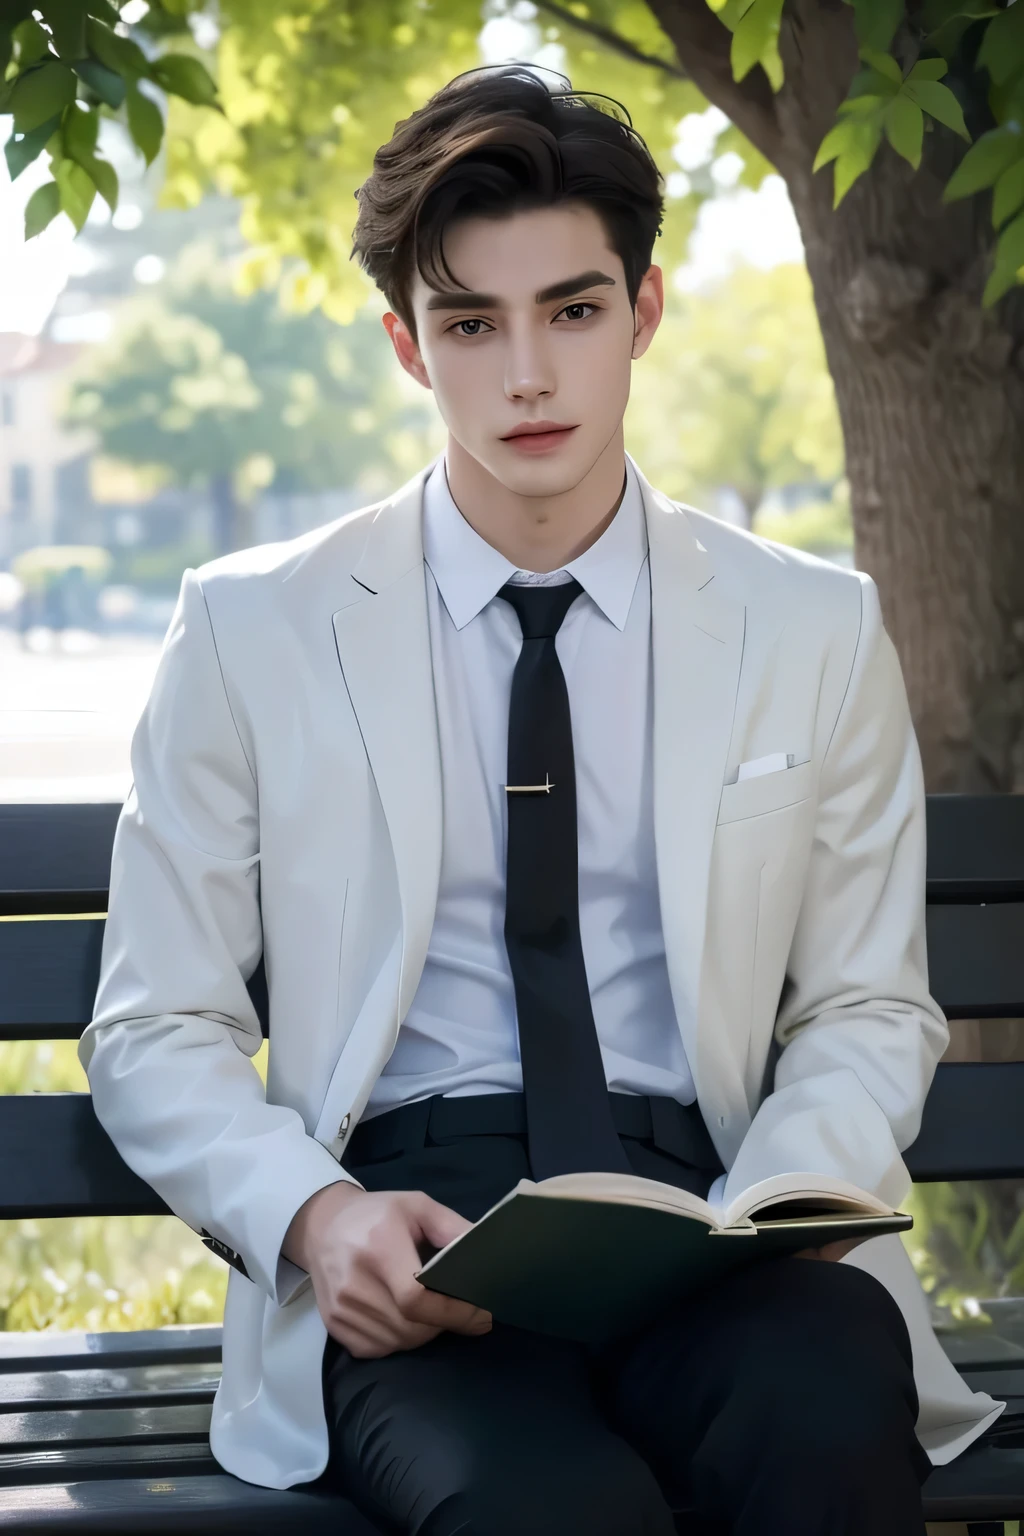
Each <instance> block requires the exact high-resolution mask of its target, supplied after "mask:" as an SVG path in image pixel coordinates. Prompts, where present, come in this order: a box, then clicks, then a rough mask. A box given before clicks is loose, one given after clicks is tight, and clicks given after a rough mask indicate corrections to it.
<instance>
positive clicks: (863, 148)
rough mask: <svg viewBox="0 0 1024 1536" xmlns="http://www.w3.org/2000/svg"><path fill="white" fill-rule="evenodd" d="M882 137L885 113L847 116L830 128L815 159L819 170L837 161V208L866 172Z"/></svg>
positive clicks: (815, 166)
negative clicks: (867, 115) (868, 115)
mask: <svg viewBox="0 0 1024 1536" xmlns="http://www.w3.org/2000/svg"><path fill="white" fill-rule="evenodd" d="M881 139H882V114H881V113H880V112H879V113H876V114H874V115H873V116H871V117H846V118H844V119H843V120H842V122H840V123H837V124H836V125H835V127H834V128H831V129H829V131H828V133H826V135H825V137H824V139H822V141H821V147H820V148H819V150H818V153H817V155H816V156H815V160H814V169H815V170H816V171H817V170H820V169H821V167H822V166H823V165H827V164H828V162H829V161H830V160H834V161H835V170H834V172H833V175H834V182H833V186H834V198H833V205H832V206H833V207H834V208H838V207H839V204H840V203H841V202H842V200H843V198H844V197H845V196H846V194H847V192H848V191H849V190H850V188H851V187H852V186H853V183H854V182H855V181H856V180H857V178H858V177H859V176H863V174H864V172H865V171H866V170H867V169H868V167H869V165H870V164H871V162H872V160H873V159H874V158H875V151H876V150H877V149H878V146H879V144H880V143H881Z"/></svg>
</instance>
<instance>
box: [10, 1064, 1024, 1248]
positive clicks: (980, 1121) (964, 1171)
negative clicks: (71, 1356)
mask: <svg viewBox="0 0 1024 1536" xmlns="http://www.w3.org/2000/svg"><path fill="white" fill-rule="evenodd" d="M1022 1103H1024V1062H986V1063H978V1064H974V1063H972V1064H956V1065H952V1064H949V1065H946V1066H940V1067H939V1069H938V1071H937V1073H936V1075H935V1082H934V1084H933V1087H932V1091H931V1093H930V1094H929V1097H928V1103H927V1105H926V1106H925V1113H924V1118H923V1121H922V1126H921V1133H920V1135H919V1136H918V1139H917V1141H916V1142H915V1143H914V1145H913V1147H911V1148H910V1149H909V1150H908V1151H907V1153H906V1154H905V1157H906V1161H907V1165H908V1167H909V1168H910V1171H911V1173H912V1174H913V1176H914V1178H915V1179H916V1180H918V1181H919V1182H929V1181H934V1180H945V1179H953V1178H969V1179H998V1178H1013V1177H1018V1176H1021V1175H1024V1115H1022V1114H1021V1109H1020V1106H1021V1104H1022ZM0 1167H3V1168H4V1170H5V1177H4V1180H3V1184H2V1185H0V1217H6V1218H11V1217H18V1216H33V1215H35V1216H81V1215H88V1214H93V1215H108V1216H110V1215H116V1216H130V1215H145V1214H151V1213H158V1212H165V1211H166V1210H167V1207H166V1206H165V1205H164V1204H163V1202H162V1201H160V1200H159V1199H158V1197H157V1196H156V1195H155V1194H154V1192H153V1191H152V1190H151V1189H150V1187H149V1185H148V1184H145V1183H143V1181H142V1180H141V1179H139V1178H137V1177H136V1175H135V1174H134V1173H132V1171H131V1170H130V1169H129V1168H128V1167H127V1165H126V1164H125V1162H124V1161H123V1159H122V1158H121V1156H120V1154H119V1153H118V1152H117V1150H116V1148H115V1147H114V1145H113V1143H112V1142H111V1141H110V1138H109V1137H108V1136H107V1134H106V1132H105V1131H104V1130H103V1128H102V1126H101V1125H100V1124H99V1121H98V1120H97V1119H96V1116H95V1112H94V1110H93V1107H92V1100H91V1098H90V1097H89V1095H88V1094H60V1093H56V1094H24V1095H12V1096H8V1097H6V1098H4V1099H2V1100H0Z"/></svg>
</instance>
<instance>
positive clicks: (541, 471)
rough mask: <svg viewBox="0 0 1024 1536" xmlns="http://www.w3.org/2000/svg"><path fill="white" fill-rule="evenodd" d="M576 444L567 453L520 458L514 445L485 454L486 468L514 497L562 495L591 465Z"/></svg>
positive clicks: (582, 476) (584, 474) (583, 476)
mask: <svg viewBox="0 0 1024 1536" xmlns="http://www.w3.org/2000/svg"><path fill="white" fill-rule="evenodd" d="M585 460H586V455H585V454H584V453H581V452H580V447H579V445H577V444H574V445H573V451H571V452H562V453H559V452H557V451H556V452H555V453H551V454H544V455H542V456H538V457H537V458H535V459H529V458H527V457H526V456H525V455H523V457H522V458H521V459H520V457H519V455H518V454H517V452H516V450H515V449H514V448H512V449H506V450H504V451H502V452H500V453H498V454H488V462H487V464H486V468H487V470H488V472H489V473H490V474H491V475H493V476H494V478H495V480H497V481H498V483H499V484H500V485H503V486H504V487H505V489H506V490H507V491H512V492H513V493H514V494H515V495H517V496H562V495H564V494H565V493H566V492H567V491H571V490H573V489H574V488H575V487H576V486H577V485H579V483H580V481H581V480H583V479H584V478H585V477H586V476H587V474H588V473H589V471H590V470H591V468H592V467H593V465H592V464H591V463H587V462H585Z"/></svg>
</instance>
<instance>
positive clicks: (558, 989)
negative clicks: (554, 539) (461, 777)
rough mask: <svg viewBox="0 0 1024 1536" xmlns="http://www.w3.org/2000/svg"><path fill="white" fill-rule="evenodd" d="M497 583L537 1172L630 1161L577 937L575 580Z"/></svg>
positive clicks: (511, 954)
mask: <svg viewBox="0 0 1024 1536" xmlns="http://www.w3.org/2000/svg"><path fill="white" fill-rule="evenodd" d="M582 590H583V589H582V587H581V586H580V584H579V582H578V581H571V582H566V583H565V584H564V585H561V586H553V587H523V586H514V585H512V584H509V585H506V586H504V587H502V589H501V591H500V592H499V594H498V596H499V597H503V598H504V599H505V601H506V602H508V603H511V604H512V607H513V608H514V609H515V611H516V613H517V614H518V616H519V623H520V625H521V627H522V631H523V648H522V650H521V652H520V654H519V660H518V661H517V663H516V669H515V672H514V673H513V675H512V698H511V702H510V705H509V716H508V784H507V786H506V795H505V798H506V800H507V802H508V862H507V866H506V883H505V945H506V948H507V950H508V958H509V963H510V965H511V968H512V981H513V984H514V986H515V994H516V1015H517V1019H518V1024H519V1055H520V1060H521V1062H522V1069H523V1093H524V1095H525V1100H526V1128H527V1140H528V1145H529V1154H530V1167H531V1170H532V1172H533V1177H534V1178H535V1179H546V1178H550V1177H552V1176H553V1175H554V1174H557V1173H577V1172H615V1173H630V1172H632V1169H631V1167H630V1164H629V1162H628V1160H627V1158H626V1155H625V1153H624V1152H623V1150H622V1143H621V1142H620V1141H619V1138H618V1134H617V1132H616V1130H615V1126H614V1124H613V1121H612V1112H611V1103H610V1100H609V1097H608V1081H607V1078H606V1077H605V1072H604V1064H603V1062H602V1060H601V1048H600V1045H599V1043H598V1039H597V1030H596V1028H595V1027H594V1014H593V1010H592V1008H591V1004H590V986H589V984H588V982H587V972H586V967H585V965H584V961H583V945H582V943H581V941H580V905H579V854H578V849H577V840H576V765H575V761H574V758H573V750H572V720H571V718H570V714H569V695H568V692H567V691H566V686H565V677H564V676H563V673H562V668H561V665H560V663H559V660H558V656H557V653H556V651H555V635H556V634H557V633H558V628H559V626H560V624H561V622H562V620H563V619H564V618H565V615H566V613H567V612H568V610H569V608H570V606H571V604H572V603H573V602H575V600H576V598H577V597H578V596H579V595H580V593H581V592H582Z"/></svg>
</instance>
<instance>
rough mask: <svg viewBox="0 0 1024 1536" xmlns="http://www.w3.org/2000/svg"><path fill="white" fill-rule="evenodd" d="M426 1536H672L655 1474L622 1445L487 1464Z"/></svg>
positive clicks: (466, 1475) (480, 1464) (449, 1501)
mask: <svg viewBox="0 0 1024 1536" xmlns="http://www.w3.org/2000/svg"><path fill="white" fill-rule="evenodd" d="M417 1530H418V1531H419V1532H420V1533H421V1536H523V1533H525V1532H529V1536H566V1533H567V1532H570V1531H586V1532H587V1536H673V1533H674V1530H675V1526H674V1523H673V1520H672V1515H671V1512H670V1511H669V1508H668V1505H667V1504H666V1503H665V1500H664V1498H663V1496H662V1494H661V1491H660V1489H659V1488H658V1485H657V1482H656V1481H655V1478H654V1475H653V1473H652V1472H651V1471H650V1469H649V1468H648V1467H647V1466H646V1464H645V1463H644V1462H643V1461H642V1460H641V1459H640V1457H638V1456H637V1455H636V1454H635V1452H633V1451H632V1450H630V1448H629V1447H628V1446H627V1445H625V1444H624V1443H621V1442H618V1443H616V1444H614V1445H613V1446H611V1447H601V1449H600V1453H596V1454H593V1455H591V1456H586V1457H584V1456H581V1455H573V1454H572V1453H566V1451H565V1450H564V1448H563V1449H562V1450H559V1449H558V1448H556V1447H552V1448H548V1449H546V1450H544V1451H538V1454H537V1455H536V1456H533V1457H530V1458H528V1459H527V1460H526V1461H524V1460H523V1459H522V1457H521V1456H520V1457H518V1458H517V1459H516V1461H515V1463H514V1464H512V1465H510V1464H509V1462H508V1461H507V1460H502V1459H497V1458H496V1459H494V1460H491V1459H490V1458H487V1457H485V1458H482V1459H478V1460H476V1461H475V1462H473V1463H469V1464H467V1465H466V1466H465V1467H463V1468H462V1469H461V1475H460V1477H459V1479H458V1485H457V1486H455V1487H452V1488H450V1490H449V1491H448V1492H447V1493H446V1494H445V1495H444V1496H443V1498H441V1499H440V1500H439V1501H438V1503H437V1504H436V1506H435V1507H434V1508H433V1509H432V1510H431V1512H430V1514H429V1517H428V1518H427V1519H426V1520H424V1521H423V1522H422V1523H418V1525H417Z"/></svg>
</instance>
